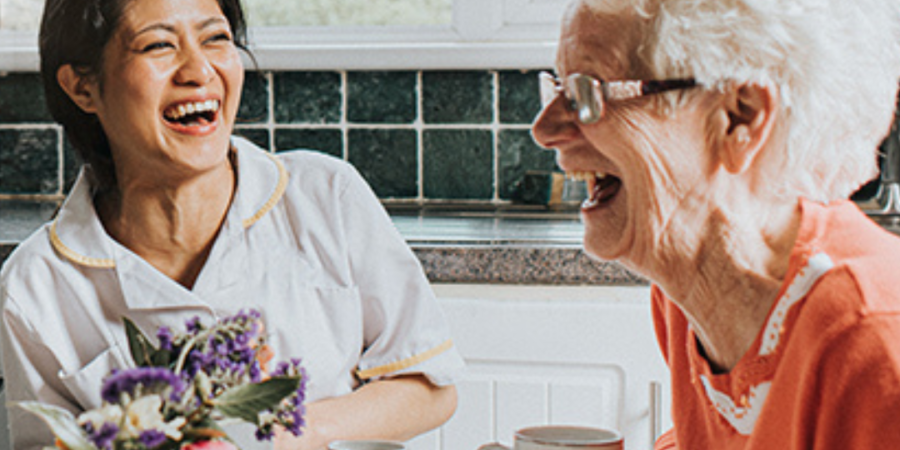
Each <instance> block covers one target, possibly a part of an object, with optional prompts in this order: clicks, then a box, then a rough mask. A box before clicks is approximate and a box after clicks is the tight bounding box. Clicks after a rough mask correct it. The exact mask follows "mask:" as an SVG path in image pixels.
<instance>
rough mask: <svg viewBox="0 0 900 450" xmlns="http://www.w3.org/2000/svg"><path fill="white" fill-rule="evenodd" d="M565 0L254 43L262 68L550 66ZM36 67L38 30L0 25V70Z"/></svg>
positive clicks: (474, 8)
mask: <svg viewBox="0 0 900 450" xmlns="http://www.w3.org/2000/svg"><path fill="white" fill-rule="evenodd" d="M273 1H275V0H273ZM566 3H568V0H454V4H453V18H452V24H451V25H449V26H436V27H347V28H342V27H303V28H301V27H296V28H295V27H283V28H258V29H251V30H250V42H251V50H252V52H253V54H254V56H255V58H256V61H257V63H258V67H259V69H260V70H440V69H533V68H548V67H552V66H553V60H554V57H555V53H556V39H557V37H558V34H559V17H561V16H562V13H563V10H564V8H565V4H566ZM248 63H249V61H248ZM39 66H40V64H39V58H38V51H37V36H36V32H10V31H5V32H4V31H0V72H13V71H25V72H34V71H38V70H39V68H40V67H39ZM247 67H251V66H249V65H248V66H247Z"/></svg>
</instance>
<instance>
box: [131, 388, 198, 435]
mask: <svg viewBox="0 0 900 450" xmlns="http://www.w3.org/2000/svg"><path fill="white" fill-rule="evenodd" d="M161 408H162V398H161V397H160V396H159V395H147V396H144V397H141V398H139V399H137V400H135V401H133V402H131V403H130V404H129V405H128V408H127V410H126V413H125V423H123V424H122V434H123V436H125V437H126V438H137V437H139V436H140V435H141V433H142V432H144V431H147V430H159V431H162V432H163V433H165V434H166V436H168V437H169V438H171V439H172V440H175V441H178V440H181V431H180V430H181V427H182V426H183V425H184V423H185V419H184V417H177V418H175V419H173V420H171V421H170V422H166V421H164V420H163V415H162V411H160V409H161Z"/></svg>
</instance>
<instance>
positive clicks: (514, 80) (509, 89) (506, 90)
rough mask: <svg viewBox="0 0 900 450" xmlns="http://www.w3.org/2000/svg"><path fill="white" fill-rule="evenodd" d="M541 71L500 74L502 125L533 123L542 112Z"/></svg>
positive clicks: (505, 72) (517, 71) (499, 94)
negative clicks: (539, 81)
mask: <svg viewBox="0 0 900 450" xmlns="http://www.w3.org/2000/svg"><path fill="white" fill-rule="evenodd" d="M539 73H540V71H536V70H529V71H519V70H516V71H503V72H500V74H499V84H500V86H499V89H500V92H499V93H498V96H499V103H500V105H499V108H500V122H501V123H522V124H526V123H531V122H532V121H534V118H535V116H537V114H538V113H539V112H541V92H540V85H539V83H538V74H539Z"/></svg>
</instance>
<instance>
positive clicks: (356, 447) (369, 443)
mask: <svg viewBox="0 0 900 450" xmlns="http://www.w3.org/2000/svg"><path fill="white" fill-rule="evenodd" d="M328 450H406V446H405V445H403V444H402V443H400V442H395V441H379V440H357V441H334V442H332V443H330V444H328Z"/></svg>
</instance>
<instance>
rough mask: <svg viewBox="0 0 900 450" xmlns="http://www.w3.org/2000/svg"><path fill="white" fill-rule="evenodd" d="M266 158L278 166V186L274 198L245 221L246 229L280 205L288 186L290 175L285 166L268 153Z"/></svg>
mask: <svg viewBox="0 0 900 450" xmlns="http://www.w3.org/2000/svg"><path fill="white" fill-rule="evenodd" d="M266 156H268V157H269V159H271V160H272V162H274V163H275V165H276V166H278V185H277V186H275V192H273V193H272V196H271V197H269V200H268V201H266V203H265V204H264V205H263V206H262V208H260V209H259V211H257V212H256V214H254V215H253V217H250V218H248V219H244V222H243V223H244V228H249V227H250V225H253V224H254V223H256V222H257V221H258V220H259V219H262V217H263V216H264V215H266V213H268V212H269V211H270V210H271V209H272V208H274V207H275V204H276V203H278V200H281V196H282V195H284V191H285V190H286V189H287V184H288V173H287V169H285V168H284V164H282V163H281V161H279V160H278V158H276V157H275V156H274V155H272V154H271V153H269V152H266Z"/></svg>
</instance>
